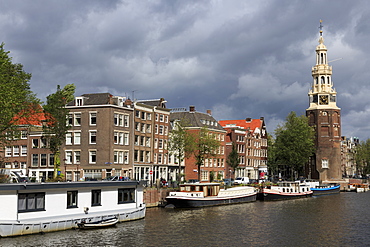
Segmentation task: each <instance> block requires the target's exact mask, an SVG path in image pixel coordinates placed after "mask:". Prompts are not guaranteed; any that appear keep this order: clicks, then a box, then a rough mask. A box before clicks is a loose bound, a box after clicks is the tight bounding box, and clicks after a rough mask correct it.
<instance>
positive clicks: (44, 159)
mask: <svg viewBox="0 0 370 247" xmlns="http://www.w3.org/2000/svg"><path fill="white" fill-rule="evenodd" d="M40 161H41V163H40V166H46V165H47V155H46V154H41V159H40Z"/></svg>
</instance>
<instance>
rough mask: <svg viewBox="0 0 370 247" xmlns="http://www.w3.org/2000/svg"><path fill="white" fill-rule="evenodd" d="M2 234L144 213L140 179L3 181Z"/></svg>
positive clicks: (0, 197)
mask: <svg viewBox="0 0 370 247" xmlns="http://www.w3.org/2000/svg"><path fill="white" fill-rule="evenodd" d="M0 202H1V203H0V237H8V236H17V235H25V234H35V233H45V232H52V231H60V230H67V229H72V228H78V225H79V224H81V223H84V224H88V223H90V222H91V223H92V222H99V221H105V220H107V219H111V218H113V217H116V218H117V219H118V221H120V222H122V221H130V220H137V219H141V218H144V217H145V212H146V207H145V204H144V202H143V187H142V186H141V185H140V184H139V183H138V182H137V181H89V182H67V183H65V182H62V183H18V184H0Z"/></svg>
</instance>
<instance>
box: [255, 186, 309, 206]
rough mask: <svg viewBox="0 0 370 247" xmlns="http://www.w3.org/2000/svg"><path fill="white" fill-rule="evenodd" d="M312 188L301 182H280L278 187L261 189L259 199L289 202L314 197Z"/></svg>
mask: <svg viewBox="0 0 370 247" xmlns="http://www.w3.org/2000/svg"><path fill="white" fill-rule="evenodd" d="M312 194H313V192H312V191H311V190H310V186H309V185H307V184H306V183H300V182H278V183H277V185H272V186H264V187H261V188H260V191H259V193H258V199H259V200H262V201H275V200H288V199H296V198H303V197H310V196H312Z"/></svg>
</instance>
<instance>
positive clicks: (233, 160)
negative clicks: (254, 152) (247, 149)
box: [226, 143, 239, 173]
mask: <svg viewBox="0 0 370 247" xmlns="http://www.w3.org/2000/svg"><path fill="white" fill-rule="evenodd" d="M226 164H227V165H228V166H229V167H231V169H233V171H234V173H235V170H236V168H238V166H239V154H238V150H237V149H236V144H235V143H233V146H232V149H231V152H230V153H229V155H228V156H227V159H226Z"/></svg>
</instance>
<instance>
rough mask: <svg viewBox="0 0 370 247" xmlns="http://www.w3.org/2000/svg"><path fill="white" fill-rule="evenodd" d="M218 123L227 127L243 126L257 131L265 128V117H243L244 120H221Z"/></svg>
mask: <svg viewBox="0 0 370 247" xmlns="http://www.w3.org/2000/svg"><path fill="white" fill-rule="evenodd" d="M218 123H219V124H220V125H221V126H222V127H223V128H225V129H227V128H238V127H239V128H242V129H245V130H250V131H253V132H255V131H256V130H257V131H260V130H261V129H262V128H265V123H264V120H263V118H260V119H250V118H247V119H242V120H220V121H218Z"/></svg>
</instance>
